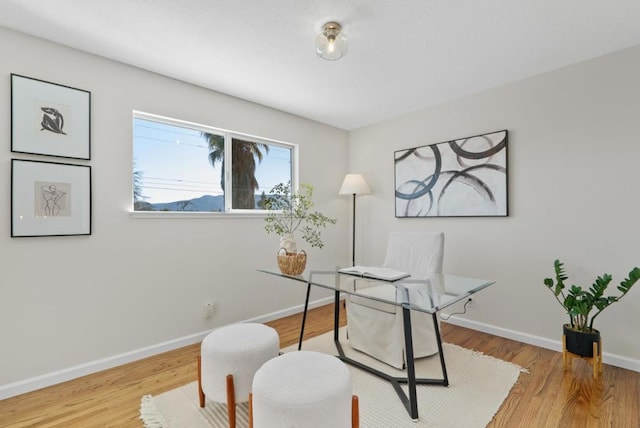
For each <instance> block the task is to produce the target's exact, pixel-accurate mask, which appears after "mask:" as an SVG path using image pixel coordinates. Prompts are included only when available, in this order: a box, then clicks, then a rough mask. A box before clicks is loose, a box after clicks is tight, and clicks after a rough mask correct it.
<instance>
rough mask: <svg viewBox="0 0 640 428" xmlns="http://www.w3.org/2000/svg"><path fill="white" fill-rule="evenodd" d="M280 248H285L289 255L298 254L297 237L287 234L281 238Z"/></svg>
mask: <svg viewBox="0 0 640 428" xmlns="http://www.w3.org/2000/svg"><path fill="white" fill-rule="evenodd" d="M280 248H284V249H285V251H286V252H287V253H292V254H295V253H297V252H298V246H297V244H296V237H295V236H293V233H287V234H286V235H282V236H281V237H280Z"/></svg>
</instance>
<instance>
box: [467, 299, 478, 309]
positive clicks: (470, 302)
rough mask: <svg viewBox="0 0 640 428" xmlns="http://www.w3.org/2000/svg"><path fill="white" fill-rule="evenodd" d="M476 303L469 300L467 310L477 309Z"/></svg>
mask: <svg viewBox="0 0 640 428" xmlns="http://www.w3.org/2000/svg"><path fill="white" fill-rule="evenodd" d="M475 307H476V302H475V301H474V300H473V299H469V300H467V308H475Z"/></svg>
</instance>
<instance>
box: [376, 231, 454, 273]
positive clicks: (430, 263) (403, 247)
mask: <svg viewBox="0 0 640 428" xmlns="http://www.w3.org/2000/svg"><path fill="white" fill-rule="evenodd" d="M443 258H444V233H442V232H437V233H436V232H391V233H390V234H389V240H388V242H387V255H386V257H385V260H384V263H383V266H385V267H388V268H392V269H396V270H400V271H403V272H408V273H410V274H411V276H412V278H414V279H424V278H426V277H427V276H428V274H429V273H442V265H443Z"/></svg>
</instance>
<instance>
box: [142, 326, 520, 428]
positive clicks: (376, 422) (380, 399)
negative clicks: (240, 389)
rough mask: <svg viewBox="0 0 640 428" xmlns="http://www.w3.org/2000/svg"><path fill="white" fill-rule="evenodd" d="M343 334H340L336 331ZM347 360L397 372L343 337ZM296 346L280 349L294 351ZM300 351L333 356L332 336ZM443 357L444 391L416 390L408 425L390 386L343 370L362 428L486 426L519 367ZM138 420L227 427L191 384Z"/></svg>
mask: <svg viewBox="0 0 640 428" xmlns="http://www.w3.org/2000/svg"><path fill="white" fill-rule="evenodd" d="M340 334H341V336H342V337H343V336H344V335H345V332H344V330H341V332H340ZM342 340H343V341H344V342H343V343H344V345H343V348H344V351H345V353H346V354H347V356H350V357H352V358H355V359H358V360H361V361H363V362H365V363H366V364H368V365H371V366H374V367H376V368H378V369H382V370H384V371H386V372H388V373H391V374H395V375H397V376H403V374H402V372H400V371H398V370H395V369H393V368H391V367H389V366H387V365H385V364H382V363H380V362H378V361H376V360H374V359H372V358H369V357H367V356H366V355H364V354H362V353H360V352H358V351H355V350H353V349H351V348H350V347H349V346H348V345H347V343H348V342H347V341H346V339H345V338H344V337H343V338H342ZM296 348H297V347H289V348H285V349H284V350H283V351H284V352H294V351H295V349H296ZM302 349H306V350H314V351H320V352H325V353H332V354H335V352H336V351H335V346H334V343H333V333H327V334H324V335H322V336H319V337H316V338H313V339H310V340H307V341H305V342H304V343H303V345H302ZM444 355H445V359H446V362H447V372H448V374H449V386H448V387H444V386H432V385H418V387H417V395H418V412H419V420H418V421H417V422H415V421H412V420H411V418H410V416H409V414H408V413H407V411H406V409H405V407H404V406H403V405H402V403H401V402H400V399H399V398H398V396H397V394H396V392H395V391H394V390H393V388H392V386H391V385H390V384H389V383H388V382H385V381H384V380H382V379H379V378H377V377H375V376H372V375H371V374H369V373H366V372H364V371H362V370H359V369H357V368H355V367H352V366H348V367H349V369H350V370H351V374H352V377H353V389H354V394H356V395H358V397H359V402H360V426H361V427H362V428H394V427H438V428H454V427H455V428H460V427H464V428H474V427H486V426H487V424H488V423H489V422H491V419H492V418H493V416H494V415H495V413H496V412H497V411H498V409H499V408H500V405H501V404H502V402H503V401H504V399H505V398H506V397H507V395H508V394H509V391H510V390H511V388H512V387H513V385H514V384H515V382H516V381H517V380H518V377H519V376H520V374H521V373H523V372H526V371H525V370H524V369H522V368H521V367H519V366H517V365H515V364H512V363H508V362H505V361H502V360H499V359H496V358H493V357H489V356H486V355H483V354H482V353H479V352H475V351H472V350H469V349H465V348H462V347H460V346H456V345H452V344H448V343H445V344H444ZM416 373H417V376H418V377H426V378H441V377H442V373H441V369H440V361H439V359H438V357H437V356H434V357H427V358H421V359H418V360H416ZM247 413H248V406H247V404H246V403H244V404H239V405H238V408H237V424H238V427H241V428H243V427H248V416H247ZM140 418H141V419H142V420H143V422H144V425H145V427H146V428H200V427H203V428H204V427H221V428H222V427H228V419H227V410H226V406H225V405H224V404H218V403H214V402H211V401H208V400H207V403H206V406H205V408H204V409H201V408H200V406H199V405H198V386H197V383H196V382H192V383H190V384H187V385H185V386H182V387H180V388H176V389H174V390H171V391H168V392H165V393H163V394H160V395H157V396H154V397H152V396H150V395H145V396H144V397H142V402H141V405H140ZM299 428H303V427H299Z"/></svg>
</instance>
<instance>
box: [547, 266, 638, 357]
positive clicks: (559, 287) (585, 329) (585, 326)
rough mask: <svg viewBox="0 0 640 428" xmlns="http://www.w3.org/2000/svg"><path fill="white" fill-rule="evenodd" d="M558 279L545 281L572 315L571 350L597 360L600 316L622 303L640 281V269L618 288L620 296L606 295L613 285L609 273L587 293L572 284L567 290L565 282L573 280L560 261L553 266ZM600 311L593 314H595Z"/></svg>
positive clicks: (567, 328) (568, 341)
mask: <svg viewBox="0 0 640 428" xmlns="http://www.w3.org/2000/svg"><path fill="white" fill-rule="evenodd" d="M553 266H554V270H555V280H554V278H545V280H544V285H546V286H547V288H548V289H549V290H551V292H552V293H553V295H554V296H555V298H556V300H557V301H558V303H560V305H561V306H562V307H563V308H564V310H565V311H566V312H567V314H568V315H569V320H570V323H569V324H565V325H564V326H563V332H564V335H565V339H566V349H567V351H569V352H571V353H573V354H576V355H581V356H583V357H593V343H594V342H596V343H600V332H599V331H598V330H596V329H595V328H593V322H594V321H595V319H596V317H597V316H598V315H600V314H601V313H602V311H604V310H605V309H606V308H608V307H609V306H611V305H612V304H613V303H615V302H618V301H620V299H621V298H622V297H624V295H625V294H627V293H628V292H629V290H631V287H633V285H634V284H635V283H636V282H637V281H638V280H639V279H640V268H638V267H634V268H633V269H632V270H631V272H629V276H628V277H627V278H625V279H624V280H623V281H622V282H620V285H619V286H618V287H617V288H618V291H619V292H620V294H619V295H618V296H605V295H604V293H605V291H606V289H607V287H608V286H609V283H611V279H612V278H611V275H609V274H608V273H605V274H604V275H602V276H599V277H597V278H596V280H595V282H594V283H593V285H592V286H591V287H590V288H589V289H588V290H584V289H583V288H582V287H580V286H577V285H571V287H570V288H568V289H567V290H566V291H565V281H566V280H567V279H568V278H569V277H568V276H567V274H566V273H565V270H564V263H561V262H560V260H556V261H555V262H554V264H553ZM594 310H596V312H595V313H593V314H592V311H594Z"/></svg>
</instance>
